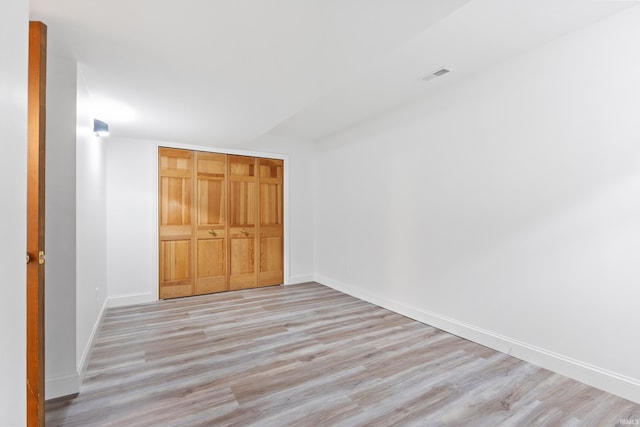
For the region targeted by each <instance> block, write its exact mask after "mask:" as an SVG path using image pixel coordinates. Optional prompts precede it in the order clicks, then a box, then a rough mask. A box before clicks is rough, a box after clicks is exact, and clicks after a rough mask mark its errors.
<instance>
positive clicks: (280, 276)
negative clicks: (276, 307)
mask: <svg viewBox="0 0 640 427" xmlns="http://www.w3.org/2000/svg"><path fill="white" fill-rule="evenodd" d="M258 171H259V176H258V181H259V188H260V193H259V215H260V223H259V229H260V232H259V233H260V239H259V259H260V263H259V272H258V286H271V285H278V284H281V283H283V281H284V244H283V243H284V239H283V237H284V233H283V229H284V228H283V224H284V200H283V197H284V193H283V184H284V162H283V161H282V160H274V159H258Z"/></svg>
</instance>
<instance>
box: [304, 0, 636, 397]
mask: <svg viewBox="0 0 640 427" xmlns="http://www.w3.org/2000/svg"><path fill="white" fill-rule="evenodd" d="M638 22H640V8H639V7H635V8H632V9H630V10H629V11H625V12H622V13H620V14H619V15H616V16H613V17H611V18H609V19H607V20H606V21H602V22H600V23H598V24H595V25H593V26H591V27H588V28H586V29H583V30H582V31H579V32H577V33H574V34H573V35H570V36H567V37H564V38H562V39H559V40H557V41H554V42H552V43H550V44H548V45H545V46H543V47H541V48H539V49H537V50H535V51H532V52H529V53H527V54H524V55H521V56H519V57H516V58H514V59H512V60H510V61H508V62H506V63H503V64H500V66H499V67H494V68H492V69H489V70H486V71H485V72H483V73H482V74H480V75H477V76H474V77H472V78H469V79H467V80H465V81H464V82H462V83H461V84H459V85H457V86H455V87H450V88H443V89H442V90H440V91H438V92H435V93H431V94H429V95H428V97H427V98H426V99H423V100H422V101H421V102H420V103H417V104H414V105H412V106H410V107H407V108H405V109H403V110H402V111H397V112H395V113H394V114H390V115H388V116H386V117H385V118H384V119H382V120H378V121H377V122H376V123H369V124H366V125H364V126H361V127H359V128H358V129H356V130H353V131H351V132H349V133H345V134H343V135H339V136H337V137H335V138H333V139H332V140H329V141H325V142H324V143H322V144H321V145H320V152H319V154H318V160H317V166H316V167H317V169H316V186H317V192H316V228H315V242H316V244H315V274H316V275H315V277H316V280H318V281H320V282H322V283H325V284H327V285H330V286H333V287H335V288H338V289H341V290H345V291H347V292H350V293H352V294H354V295H357V296H360V297H362V298H364V299H368V300H370V301H373V302H375V303H378V304H380V305H384V306H386V307H390V308H392V309H395V310H397V311H400V312H402V313H404V314H407V315H409V316H412V317H414V318H417V319H420V320H423V321H425V322H427V323H431V324H434V325H435V326H439V327H442V328H444V329H447V330H450V331H452V332H454V333H457V334H459V335H462V336H464V337H467V338H470V339H472V340H475V341H478V342H481V343H484V344H486V345H489V346H492V347H494V348H497V349H500V350H502V351H505V352H511V353H512V354H514V355H516V356H518V357H521V358H524V359H526V360H530V361H533V362H535V363H538V364H541V365H543V366H546V367H548V368H551V369H553V370H556V371H559V372H561V373H564V374H566V375H569V376H572V377H574V378H577V379H579V380H582V381H584V382H587V383H590V384H592V385H595V386H598V387H601V388H604V389H607V390H609V391H612V392H614V393H618V394H620V395H623V396H625V397H627V398H630V399H633V400H635V401H637V402H640V364H638V363H637V359H638V357H637V355H638V354H640V340H638V339H635V338H634V337H637V336H638V316H637V311H638V310H637V302H638V301H640V286H638V284H639V283H640V262H639V261H638V260H639V259H640V164H639V163H638V159H639V158H640V121H639V120H638V112H639V111H640V79H639V78H638V76H640V56H639V55H638V54H637V52H638V40H640V25H638Z"/></svg>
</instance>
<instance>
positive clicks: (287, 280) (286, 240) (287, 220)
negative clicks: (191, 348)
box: [132, 143, 291, 302]
mask: <svg viewBox="0 0 640 427" xmlns="http://www.w3.org/2000/svg"><path fill="white" fill-rule="evenodd" d="M161 147H165V148H177V149H180V150H194V151H204V152H208V153H220V154H230V155H236V156H249V157H263V158H271V159H278V160H282V161H284V184H283V185H284V197H283V204H284V230H283V245H284V247H283V250H284V277H283V279H284V280H283V282H284V283H283V284H284V285H289V284H291V262H290V260H291V250H290V248H291V242H290V237H289V236H290V226H291V215H290V203H291V200H290V192H289V191H290V190H289V188H290V180H289V173H290V172H289V171H290V161H289V155H288V154H282V153H271V152H261V151H250V150H230V149H225V148H215V147H205V146H201V145H191V144H174V143H156V144H154V159H153V160H154V161H153V165H154V167H153V171H152V173H153V183H154V184H153V185H154V187H153V209H154V212H153V213H154V215H153V221H154V222H155V223H154V224H153V227H154V232H153V236H154V241H153V252H152V253H153V265H154V266H155V268H154V269H153V272H154V273H153V274H154V275H155V276H154V277H153V290H152V294H151V296H152V298H153V300H154V301H158V300H159V299H160V292H159V291H160V290H159V286H158V283H159V279H160V277H159V271H158V266H159V265H160V257H159V253H160V252H159V250H160V246H159V242H160V233H159V230H160V228H159V224H160V222H159V220H158V218H159V211H158V195H159V194H160V193H159V186H158V172H159V167H158V165H159V156H158V148H161ZM132 301H133V300H132ZM135 301H136V302H140V301H142V299H135ZM145 301H148V300H145Z"/></svg>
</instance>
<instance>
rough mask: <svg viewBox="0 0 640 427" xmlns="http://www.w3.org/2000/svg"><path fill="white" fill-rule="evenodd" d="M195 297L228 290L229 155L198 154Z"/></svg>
mask: <svg viewBox="0 0 640 427" xmlns="http://www.w3.org/2000/svg"><path fill="white" fill-rule="evenodd" d="M195 156H196V200H197V204H196V206H197V208H196V245H195V246H196V258H195V259H196V284H195V292H194V293H195V294H197V295H199V294H208V293H212V292H222V291H226V290H227V239H226V232H227V230H226V227H227V221H226V218H227V194H226V193H227V190H226V187H227V181H226V172H227V156H226V155H225V154H215V153H204V152H196V154H195Z"/></svg>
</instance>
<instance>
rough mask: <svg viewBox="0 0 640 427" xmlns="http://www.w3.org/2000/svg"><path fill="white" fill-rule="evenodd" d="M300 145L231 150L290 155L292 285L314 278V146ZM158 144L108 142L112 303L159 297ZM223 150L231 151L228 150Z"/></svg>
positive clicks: (272, 142)
mask: <svg viewBox="0 0 640 427" xmlns="http://www.w3.org/2000/svg"><path fill="white" fill-rule="evenodd" d="M295 142H296V143H295V144H292V141H288V140H286V141H285V140H282V139H279V138H275V137H265V138H263V139H261V140H260V141H258V142H256V143H254V144H250V145H249V144H248V145H245V146H243V147H237V146H236V147H233V148H232V149H231V151H233V150H253V151H251V152H252V153H256V152H260V153H273V154H285V155H288V156H289V157H288V162H287V164H288V167H289V171H290V172H289V174H290V181H289V182H290V185H289V186H290V188H289V190H288V191H289V195H290V197H289V202H290V227H289V233H288V235H289V245H290V246H289V248H290V250H289V252H290V261H289V263H288V265H289V270H290V283H300V282H304V281H309V280H312V278H313V256H312V251H313V243H312V235H313V229H312V226H311V224H312V223H313V208H312V205H313V191H312V180H313V176H312V170H313V157H312V152H313V147H312V145H311V144H310V143H305V142H301V141H295ZM158 144H162V143H159V142H158V141H148V140H136V139H123V138H109V139H108V142H107V182H108V184H107V234H108V242H107V244H108V255H107V259H108V267H107V271H108V288H109V304H110V305H114V306H115V305H125V304H133V303H140V302H148V301H154V300H156V299H157V288H158V284H157V268H158V267H157V255H156V253H157V242H156V240H157V216H158V213H157V195H156V191H157V163H156V162H157V147H158ZM167 144H168V143H164V144H162V145H167ZM170 145H175V144H170ZM189 148H193V149H197V148H198V147H189ZM200 149H204V150H207V149H211V148H208V147H200ZM219 149H220V150H223V151H224V150H227V151H228V150H230V149H227V148H223V147H219Z"/></svg>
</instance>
